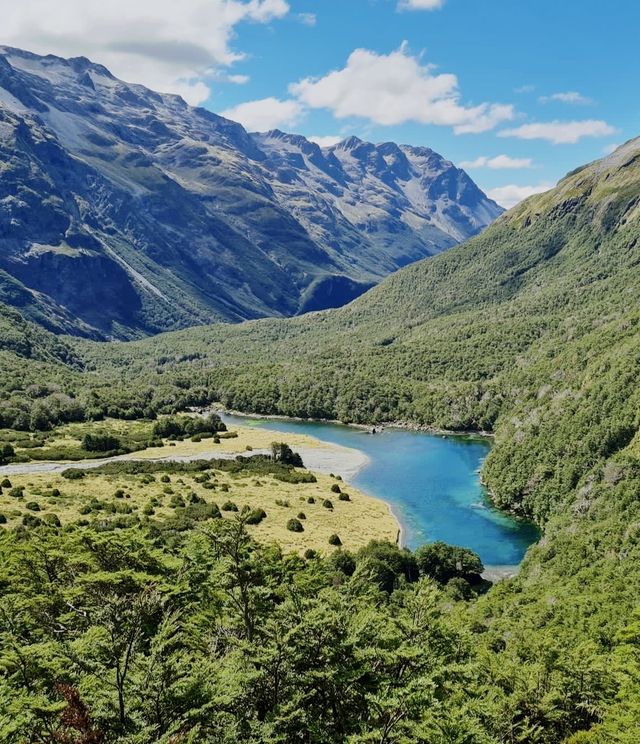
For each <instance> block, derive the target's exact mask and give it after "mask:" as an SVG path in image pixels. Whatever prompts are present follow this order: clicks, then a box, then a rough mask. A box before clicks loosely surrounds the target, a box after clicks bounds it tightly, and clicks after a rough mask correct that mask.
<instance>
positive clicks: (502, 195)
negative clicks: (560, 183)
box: [487, 181, 555, 209]
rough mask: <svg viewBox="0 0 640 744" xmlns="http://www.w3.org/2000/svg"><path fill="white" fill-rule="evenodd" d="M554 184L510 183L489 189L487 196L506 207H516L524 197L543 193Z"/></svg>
mask: <svg viewBox="0 0 640 744" xmlns="http://www.w3.org/2000/svg"><path fill="white" fill-rule="evenodd" d="M554 186H555V184H554V183H551V182H548V181H547V182H544V183H539V184H537V185H535V186H518V185H516V184H515V183H510V184H508V185H506V186H498V187H496V188H495V189H489V191H487V196H488V197H489V198H490V199H493V200H494V201H497V202H498V204H500V205H501V206H503V207H505V208H506V209H511V207H515V205H516V204H518V203H519V202H521V201H522V200H523V199H526V198H527V197H528V196H533V194H541V193H542V192H543V191H548V190H549V189H552V188H553V187H554Z"/></svg>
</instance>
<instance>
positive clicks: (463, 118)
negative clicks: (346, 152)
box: [289, 44, 514, 134]
mask: <svg viewBox="0 0 640 744" xmlns="http://www.w3.org/2000/svg"><path fill="white" fill-rule="evenodd" d="M289 92H290V93H291V94H292V95H294V96H296V97H297V98H298V99H299V100H300V101H301V102H302V103H304V104H305V105H307V106H309V107H311V108H322V109H329V110H330V111H331V112H332V113H333V114H334V116H336V117H337V118H339V119H344V118H346V117H350V116H356V117H362V118H364V119H368V120H369V121H370V122H373V123H375V124H381V125H386V126H392V125H397V124H403V123H405V122H409V121H415V122H418V123H420V124H436V125H440V126H450V127H453V129H454V131H455V133H456V134H463V133H468V132H486V131H488V130H490V129H493V128H494V127H495V126H497V125H498V124H499V123H500V122H503V121H506V120H509V119H512V118H513V116H514V111H513V106H511V105H507V104H497V103H481V104H479V105H476V106H465V105H463V104H462V103H461V94H460V90H459V87H458V78H457V77H456V76H455V75H453V74H450V73H436V71H435V69H434V67H433V66H432V65H427V64H423V63H422V61H421V60H420V58H419V57H416V56H414V55H412V54H410V52H409V50H408V48H407V45H406V44H403V45H402V46H401V47H400V49H398V50H396V51H394V52H391V54H378V53H376V52H373V51H370V50H368V49H356V50H355V51H354V52H352V53H351V55H350V56H349V59H348V60H347V64H346V66H345V67H343V68H342V69H339V70H334V71H333V72H330V73H328V74H327V75H325V76H324V77H321V78H305V79H303V80H300V81H299V82H297V83H293V84H292V85H290V86H289Z"/></svg>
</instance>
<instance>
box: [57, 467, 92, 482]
mask: <svg viewBox="0 0 640 744" xmlns="http://www.w3.org/2000/svg"><path fill="white" fill-rule="evenodd" d="M85 475H86V473H85V472H84V470H79V469H78V468H68V469H67V470H64V471H63V472H62V477H63V478H66V479H67V480H81V479H82V478H84V477H85Z"/></svg>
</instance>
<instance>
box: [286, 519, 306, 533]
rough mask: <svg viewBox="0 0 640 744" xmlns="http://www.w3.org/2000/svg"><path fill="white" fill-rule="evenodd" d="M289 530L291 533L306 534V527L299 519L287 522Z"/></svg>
mask: <svg viewBox="0 0 640 744" xmlns="http://www.w3.org/2000/svg"><path fill="white" fill-rule="evenodd" d="M287 529H288V530H289V532H304V527H303V526H302V522H301V521H300V520H299V519H290V520H289V521H288V522H287Z"/></svg>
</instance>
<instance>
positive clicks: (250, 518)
mask: <svg viewBox="0 0 640 744" xmlns="http://www.w3.org/2000/svg"><path fill="white" fill-rule="evenodd" d="M266 516H267V512H266V511H265V510H264V509H252V510H251V511H250V512H249V514H248V515H247V517H246V519H245V522H246V523H247V524H260V522H262V520H263V519H264V518H265V517H266Z"/></svg>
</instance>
